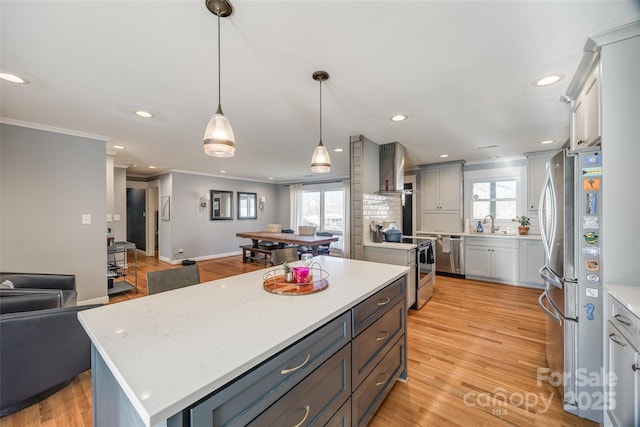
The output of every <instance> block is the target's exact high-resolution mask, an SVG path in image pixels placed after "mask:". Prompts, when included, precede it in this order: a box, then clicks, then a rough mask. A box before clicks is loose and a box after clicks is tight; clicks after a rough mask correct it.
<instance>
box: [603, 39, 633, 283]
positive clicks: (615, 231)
mask: <svg viewBox="0 0 640 427" xmlns="http://www.w3.org/2000/svg"><path fill="white" fill-rule="evenodd" d="M601 61H602V81H601V84H602V86H601V89H602V90H601V93H602V173H603V182H602V198H603V213H602V235H603V238H602V264H603V271H604V274H605V277H606V284H626V285H637V286H640V262H638V253H637V248H638V238H637V230H636V229H637V228H638V227H637V224H638V214H639V213H640V191H639V190H638V182H640V178H638V161H639V160H640V144H639V143H638V135H640V120H639V119H640V84H639V81H640V80H639V77H638V76H640V37H635V38H632V39H628V40H624V41H622V42H618V43H613V44H610V45H606V46H603V47H602V50H601Z"/></svg>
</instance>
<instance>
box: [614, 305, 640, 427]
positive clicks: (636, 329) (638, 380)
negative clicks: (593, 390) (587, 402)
mask: <svg viewBox="0 0 640 427" xmlns="http://www.w3.org/2000/svg"><path fill="white" fill-rule="evenodd" d="M607 337H608V345H607V347H606V348H607V351H608V359H609V366H608V372H609V373H610V374H611V375H612V376H613V381H610V382H609V383H608V384H607V386H608V387H607V390H606V391H607V403H608V404H609V406H608V408H607V415H608V416H609V419H610V420H611V422H612V423H613V425H614V426H616V427H627V426H629V427H631V426H634V427H635V426H638V425H640V405H639V404H638V402H640V353H639V350H640V318H638V317H636V316H635V315H634V314H633V313H632V312H631V310H628V309H627V307H625V306H624V305H623V304H621V303H620V302H619V301H618V300H616V299H615V298H612V297H609V321H608V322H607Z"/></svg>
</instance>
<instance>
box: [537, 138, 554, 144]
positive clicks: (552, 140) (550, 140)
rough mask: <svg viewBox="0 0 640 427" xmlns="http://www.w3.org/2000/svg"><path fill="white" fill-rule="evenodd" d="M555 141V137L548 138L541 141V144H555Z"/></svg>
mask: <svg viewBox="0 0 640 427" xmlns="http://www.w3.org/2000/svg"><path fill="white" fill-rule="evenodd" d="M554 142H556V140H555V139H547V140H546V141H540V144H542V145H544V144H553V143H554Z"/></svg>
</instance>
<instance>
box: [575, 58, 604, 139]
mask: <svg viewBox="0 0 640 427" xmlns="http://www.w3.org/2000/svg"><path fill="white" fill-rule="evenodd" d="M600 117H601V114H600V64H599V63H596V65H595V67H594V68H593V70H592V71H591V73H589V77H588V78H587V79H586V80H585V82H584V86H583V88H582V90H581V91H580V95H578V97H577V98H576V99H575V100H574V101H573V102H572V104H571V150H579V149H581V148H585V147H588V146H591V145H594V144H597V143H598V142H600V135H601V132H600V120H601V119H600Z"/></svg>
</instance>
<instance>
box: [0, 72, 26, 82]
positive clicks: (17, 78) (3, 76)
mask: <svg viewBox="0 0 640 427" xmlns="http://www.w3.org/2000/svg"><path fill="white" fill-rule="evenodd" d="M0 79H2V80H5V81H7V82H11V83H18V84H21V85H26V84H29V81H28V80H27V79H23V78H22V77H20V76H16V75H15V74H9V73H0Z"/></svg>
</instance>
